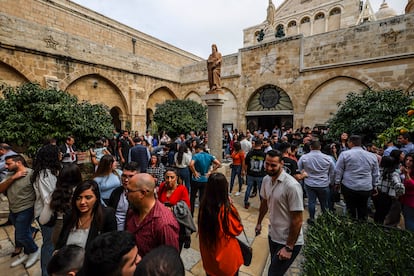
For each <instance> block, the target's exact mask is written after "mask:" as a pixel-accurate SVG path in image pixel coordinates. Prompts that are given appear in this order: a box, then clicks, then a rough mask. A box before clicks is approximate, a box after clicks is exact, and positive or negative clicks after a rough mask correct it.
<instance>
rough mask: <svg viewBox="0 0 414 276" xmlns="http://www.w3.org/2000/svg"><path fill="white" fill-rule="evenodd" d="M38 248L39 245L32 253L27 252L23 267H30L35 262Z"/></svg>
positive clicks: (38, 257) (38, 255)
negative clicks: (27, 255)
mask: <svg viewBox="0 0 414 276" xmlns="http://www.w3.org/2000/svg"><path fill="white" fill-rule="evenodd" d="M40 250H41V249H40V247H39V248H38V249H37V251H36V252H33V253H31V254H29V257H28V258H27V262H26V265H25V266H24V267H25V268H29V267H31V266H32V265H34V264H35V263H36V262H37V260H39V259H40Z"/></svg>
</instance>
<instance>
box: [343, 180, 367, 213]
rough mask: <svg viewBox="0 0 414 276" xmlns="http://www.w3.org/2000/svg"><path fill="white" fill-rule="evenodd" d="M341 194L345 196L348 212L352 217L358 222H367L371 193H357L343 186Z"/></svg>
mask: <svg viewBox="0 0 414 276" xmlns="http://www.w3.org/2000/svg"><path fill="white" fill-rule="evenodd" d="M341 192H342V194H343V196H344V200H345V205H346V210H347V212H348V213H349V214H350V216H351V217H352V218H355V219H358V220H367V219H368V198H369V196H370V195H371V191H355V190H352V189H349V188H348V187H346V186H345V185H342V187H341Z"/></svg>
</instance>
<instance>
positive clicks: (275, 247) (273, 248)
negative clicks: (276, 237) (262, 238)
mask: <svg viewBox="0 0 414 276" xmlns="http://www.w3.org/2000/svg"><path fill="white" fill-rule="evenodd" d="M268 238H269V249H270V258H271V259H270V260H271V261H270V266H269V273H268V276H279V275H280V276H282V275H284V274H285V272H286V271H287V270H288V269H289V267H290V265H291V264H292V263H293V261H294V260H295V259H296V256H297V255H298V254H299V252H300V249H301V248H302V245H295V246H294V247H293V252H292V257H291V258H290V259H289V260H280V259H279V256H278V255H277V253H278V252H279V250H280V249H282V248H283V247H285V244H280V243H276V242H274V241H272V239H271V238H270V236H269V237H268Z"/></svg>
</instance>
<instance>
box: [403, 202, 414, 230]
mask: <svg viewBox="0 0 414 276" xmlns="http://www.w3.org/2000/svg"><path fill="white" fill-rule="evenodd" d="M402 213H403V216H404V222H405V230H409V231H414V208H413V207H410V206H407V205H403V206H402Z"/></svg>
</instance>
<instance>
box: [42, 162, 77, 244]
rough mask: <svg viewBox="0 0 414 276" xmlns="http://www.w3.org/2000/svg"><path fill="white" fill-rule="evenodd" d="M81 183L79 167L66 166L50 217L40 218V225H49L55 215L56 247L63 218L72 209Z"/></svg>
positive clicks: (57, 187) (54, 232)
mask: <svg viewBox="0 0 414 276" xmlns="http://www.w3.org/2000/svg"><path fill="white" fill-rule="evenodd" d="M80 183H82V175H81V171H80V169H79V167H78V165H76V164H69V165H66V166H64V167H63V168H62V169H61V170H60V172H59V175H58V178H57V182H56V189H55V190H54V191H53V193H52V199H51V201H50V215H49V216H47V215H45V216H42V215H41V216H40V218H39V221H40V223H47V222H48V221H49V220H50V216H51V215H52V213H54V214H55V216H56V222H55V227H54V228H53V233H52V242H53V245H54V246H56V243H57V241H58V238H59V235H60V232H61V230H62V227H63V218H64V216H66V215H67V214H68V213H69V212H70V210H71V208H72V205H71V200H72V194H73V191H74V190H75V188H76V187H77V186H78V185H79V184H80Z"/></svg>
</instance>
